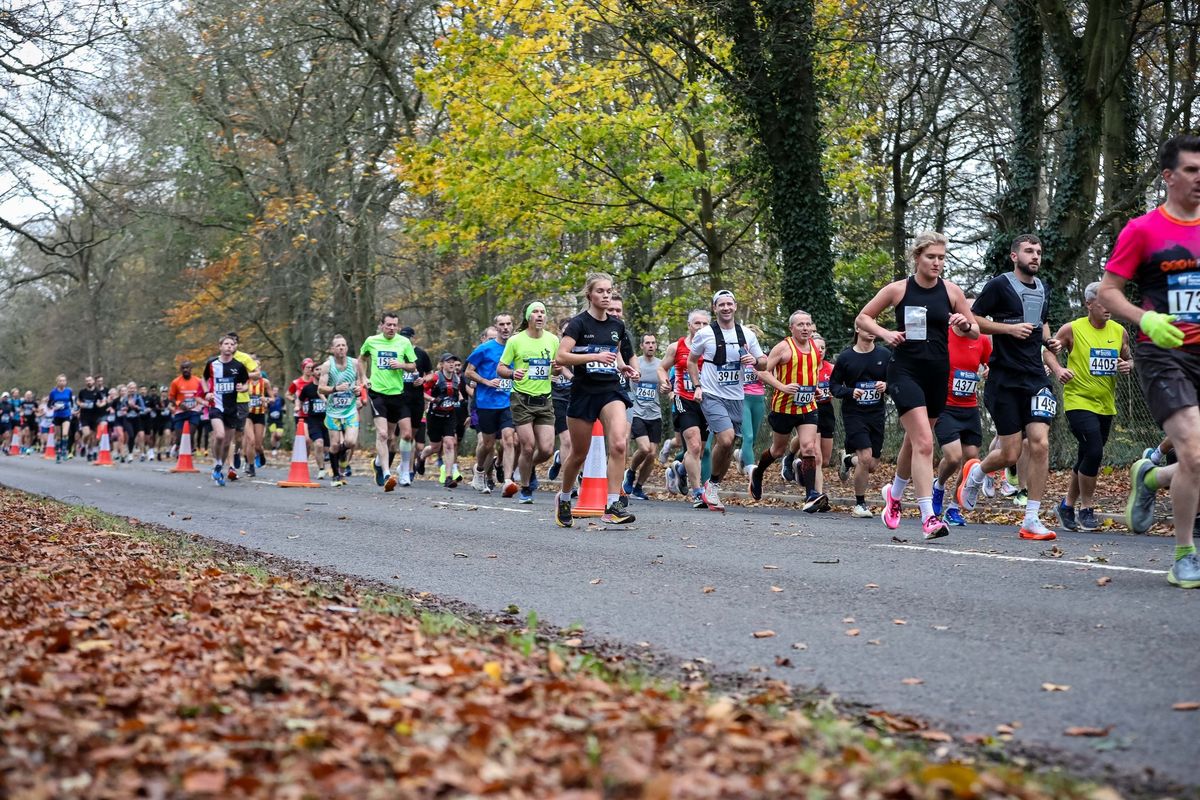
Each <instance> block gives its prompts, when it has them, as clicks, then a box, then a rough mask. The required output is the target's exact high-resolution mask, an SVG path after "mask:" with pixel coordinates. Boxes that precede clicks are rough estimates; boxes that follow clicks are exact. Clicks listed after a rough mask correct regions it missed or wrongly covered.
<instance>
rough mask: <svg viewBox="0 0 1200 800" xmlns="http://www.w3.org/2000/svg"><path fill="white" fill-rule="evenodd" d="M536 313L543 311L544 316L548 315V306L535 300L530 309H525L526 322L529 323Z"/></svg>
mask: <svg viewBox="0 0 1200 800" xmlns="http://www.w3.org/2000/svg"><path fill="white" fill-rule="evenodd" d="M535 311H541V312H542V313H543V314H544V313H546V304H545V303H543V302H541V301H538V300H535V301H533V302H532V303H530V304H529V308H527V309H525V321H526V322H529V317H530V316H531V315H532V314H533V312H535Z"/></svg>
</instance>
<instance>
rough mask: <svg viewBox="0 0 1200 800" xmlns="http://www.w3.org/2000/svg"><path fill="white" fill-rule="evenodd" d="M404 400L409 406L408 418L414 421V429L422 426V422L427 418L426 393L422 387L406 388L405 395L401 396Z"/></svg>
mask: <svg viewBox="0 0 1200 800" xmlns="http://www.w3.org/2000/svg"><path fill="white" fill-rule="evenodd" d="M400 396H401V397H403V398H404V402H405V404H407V405H408V418H409V419H411V420H412V424H413V427H414V428H415V427H417V426H418V425H420V424H421V420H423V419H424V418H425V392H424V390H422V389H421V388H420V387H416V388H411V389H410V388H409V387H408V386H405V387H404V393H403V394H401V395H400Z"/></svg>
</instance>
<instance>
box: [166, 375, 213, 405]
mask: <svg viewBox="0 0 1200 800" xmlns="http://www.w3.org/2000/svg"><path fill="white" fill-rule="evenodd" d="M167 399H168V400H170V401H171V402H172V403H173V404H174V405H175V413H179V412H180V411H199V410H200V407H201V406H202V405H204V381H202V380H200V379H199V378H197V377H196V376H195V375H193V376H192V377H190V378H184V377H183V376H182V375H179V376H177V377H176V378H175V380H173V381H171V388H170V389H169V390H168V391H167Z"/></svg>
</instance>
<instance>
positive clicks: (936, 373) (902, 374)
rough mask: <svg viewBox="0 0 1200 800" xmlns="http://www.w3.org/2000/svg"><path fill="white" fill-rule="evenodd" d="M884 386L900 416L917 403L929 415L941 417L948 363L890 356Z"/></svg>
mask: <svg viewBox="0 0 1200 800" xmlns="http://www.w3.org/2000/svg"><path fill="white" fill-rule="evenodd" d="M887 385H888V387H887V393H888V396H889V397H891V398H892V402H893V403H895V404H896V411H897V413H899V415H900V416H904V415H905V414H907V413H908V412H909V411H912V410H913V409H914V408H920V407H921V406H924V407H925V413H926V414H928V415H929V416H930V417H938V416H941V414H942V409H943V408H945V407H946V391H947V390H948V389H949V386H950V362H949V361H944V362H942V361H916V360H912V361H909V360H907V359H899V358H895V357H893V358H892V360H891V361H890V362H889V363H888V370H887Z"/></svg>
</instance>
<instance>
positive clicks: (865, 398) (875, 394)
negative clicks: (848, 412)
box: [854, 381, 883, 406]
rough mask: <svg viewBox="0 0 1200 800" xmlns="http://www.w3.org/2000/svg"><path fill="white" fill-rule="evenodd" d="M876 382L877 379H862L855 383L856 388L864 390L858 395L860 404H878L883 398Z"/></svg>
mask: <svg viewBox="0 0 1200 800" xmlns="http://www.w3.org/2000/svg"><path fill="white" fill-rule="evenodd" d="M875 383H876V382H875V381H860V382H858V383H856V384H854V388H855V389H858V390H860V391H861V392H862V394H861V395H859V397H858V404H859V405H860V406H874V405H878V404H879V401H880V400H882V399H883V398H882V397H881V396H880V394H879V389H877V388H876V386H875Z"/></svg>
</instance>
